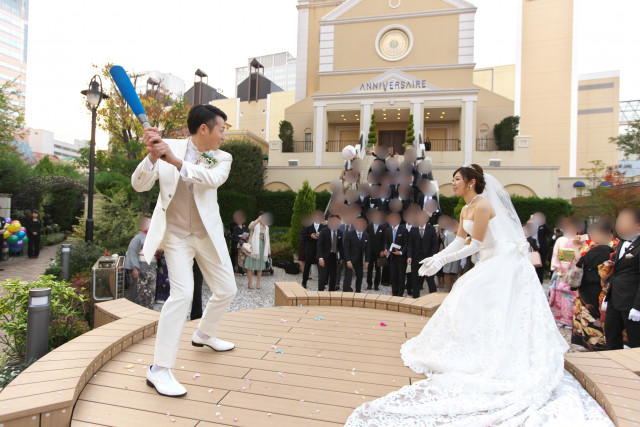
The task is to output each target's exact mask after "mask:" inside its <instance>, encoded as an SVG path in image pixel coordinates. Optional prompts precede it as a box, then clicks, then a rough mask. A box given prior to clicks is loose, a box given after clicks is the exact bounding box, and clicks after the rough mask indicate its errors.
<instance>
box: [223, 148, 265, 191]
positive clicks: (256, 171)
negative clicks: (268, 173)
mask: <svg viewBox="0 0 640 427" xmlns="http://www.w3.org/2000/svg"><path fill="white" fill-rule="evenodd" d="M220 149H222V150H224V151H227V152H228V153H230V154H231V155H232V156H233V162H232V163H231V172H229V178H227V181H226V182H225V184H224V189H225V190H230V191H236V192H238V193H244V194H249V195H251V196H254V197H257V196H258V194H259V193H260V192H261V191H262V189H263V188H264V173H265V166H264V154H262V148H260V147H259V146H258V145H256V144H255V143H253V142H251V141H249V140H247V139H231V138H230V139H227V140H226V141H224V142H223V143H222V146H221V147H220Z"/></svg>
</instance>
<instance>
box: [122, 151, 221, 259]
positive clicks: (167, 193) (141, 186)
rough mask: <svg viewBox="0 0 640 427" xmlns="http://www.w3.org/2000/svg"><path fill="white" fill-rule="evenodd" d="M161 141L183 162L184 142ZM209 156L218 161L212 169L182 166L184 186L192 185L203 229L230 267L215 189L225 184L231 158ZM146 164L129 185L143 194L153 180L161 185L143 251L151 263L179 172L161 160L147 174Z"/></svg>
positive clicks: (149, 187)
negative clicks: (188, 183) (183, 169)
mask: <svg viewBox="0 0 640 427" xmlns="http://www.w3.org/2000/svg"><path fill="white" fill-rule="evenodd" d="M164 141H165V142H166V143H167V144H169V147H171V150H172V151H173V153H174V155H175V156H176V157H178V158H179V159H183V160H184V158H185V155H186V153H187V144H188V140H187V139H165V140H164ZM209 154H211V155H212V156H213V158H214V159H216V160H217V163H216V164H215V165H213V166H212V167H211V166H210V167H205V165H203V164H198V165H196V164H193V163H188V162H184V167H185V172H186V177H185V178H184V179H185V181H186V182H190V183H193V196H194V199H195V202H196V206H197V207H198V212H199V213H200V217H201V218H202V222H203V224H204V227H205V228H206V230H207V234H208V235H209V237H210V238H211V241H212V242H213V246H214V247H215V249H216V251H217V252H218V256H219V257H220V260H221V261H222V263H223V264H226V263H231V259H230V257H229V253H228V251H227V244H226V241H225V239H224V227H223V224H222V218H220V208H219V207H218V187H220V186H221V185H222V184H224V182H225V181H226V180H227V178H228V177H229V171H230V170H231V160H232V156H231V154H229V153H227V152H225V151H222V150H216V151H209ZM146 162H147V159H146V158H145V159H144V160H142V162H140V164H139V165H138V167H137V168H136V170H135V172H133V174H132V175H131V185H132V186H133V189H134V190H136V191H138V192H143V191H149V190H151V188H153V185H154V184H155V182H156V180H159V181H160V194H159V195H158V201H157V202H156V207H155V209H154V211H153V215H152V217H151V224H150V225H149V231H148V233H147V238H146V240H145V242H144V246H143V247H142V253H143V255H144V258H145V260H146V261H147V263H150V262H151V260H152V259H153V257H154V255H155V253H156V250H158V247H160V244H161V243H162V241H163V239H164V235H165V232H166V230H167V208H168V207H169V203H170V202H171V198H172V197H173V195H174V194H175V190H176V187H177V185H178V180H179V179H180V171H178V169H177V168H176V167H175V166H173V165H171V164H169V163H167V162H165V161H164V160H161V159H159V160H158V165H157V166H158V167H156V168H154V169H153V170H151V171H147V168H146V167H145V166H146V165H145V163H146Z"/></svg>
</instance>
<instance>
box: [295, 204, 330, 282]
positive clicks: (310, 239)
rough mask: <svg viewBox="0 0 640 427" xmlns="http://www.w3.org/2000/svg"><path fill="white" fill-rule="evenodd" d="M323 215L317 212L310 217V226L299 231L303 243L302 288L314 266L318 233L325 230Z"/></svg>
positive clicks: (316, 258)
mask: <svg viewBox="0 0 640 427" xmlns="http://www.w3.org/2000/svg"><path fill="white" fill-rule="evenodd" d="M325 227H326V225H325V224H324V215H323V213H322V211H320V210H317V211H315V212H314V213H313V214H312V215H311V224H309V225H308V226H306V227H303V228H302V230H300V240H301V241H304V269H303V270H302V286H303V287H304V288H306V287H307V282H308V281H309V271H310V270H311V265H312V264H316V263H317V260H318V257H317V254H318V237H320V231H321V230H322V229H323V228H325Z"/></svg>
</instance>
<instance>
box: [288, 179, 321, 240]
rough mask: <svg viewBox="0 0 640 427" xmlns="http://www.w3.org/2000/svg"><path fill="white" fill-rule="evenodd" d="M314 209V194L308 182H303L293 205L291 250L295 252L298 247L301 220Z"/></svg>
mask: <svg viewBox="0 0 640 427" xmlns="http://www.w3.org/2000/svg"><path fill="white" fill-rule="evenodd" d="M315 209H316V193H314V192H313V190H312V189H311V186H310V185H309V181H304V183H303V184H302V188H301V189H300V190H299V191H298V194H297V195H296V200H295V202H294V204H293V215H291V229H290V230H289V245H290V247H291V250H295V249H297V248H298V246H300V229H301V228H302V219H303V218H304V217H305V216H307V215H311V213H312V212H313V211H314V210H315Z"/></svg>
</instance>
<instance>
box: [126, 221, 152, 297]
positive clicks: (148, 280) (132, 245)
mask: <svg viewBox="0 0 640 427" xmlns="http://www.w3.org/2000/svg"><path fill="white" fill-rule="evenodd" d="M150 223H151V218H150V217H149V216H148V215H145V216H143V217H141V218H140V220H138V230H139V231H138V234H136V235H135V236H134V237H133V239H131V242H129V246H128V247H127V253H126V255H125V258H124V270H125V279H126V281H127V284H128V292H127V299H128V300H130V301H132V302H135V303H136V304H139V305H141V306H143V307H146V308H153V304H154V303H155V301H156V273H157V272H156V266H155V265H153V263H152V264H151V265H150V264H147V263H146V262H145V261H144V257H143V256H142V255H141V253H142V246H143V245H144V241H145V240H146V238H147V231H148V230H149V224H150Z"/></svg>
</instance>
